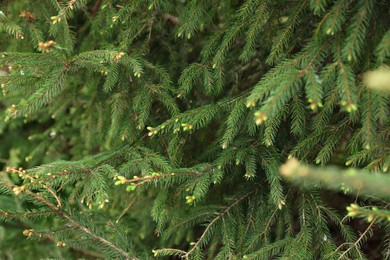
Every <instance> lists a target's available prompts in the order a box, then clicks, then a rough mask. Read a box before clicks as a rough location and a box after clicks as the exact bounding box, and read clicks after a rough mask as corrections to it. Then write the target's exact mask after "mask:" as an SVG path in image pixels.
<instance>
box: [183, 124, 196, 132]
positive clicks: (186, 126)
mask: <svg viewBox="0 0 390 260" xmlns="http://www.w3.org/2000/svg"><path fill="white" fill-rule="evenodd" d="M181 126H182V127H183V131H189V130H192V128H193V126H192V125H190V124H181Z"/></svg>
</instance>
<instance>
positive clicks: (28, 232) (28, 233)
mask: <svg viewBox="0 0 390 260" xmlns="http://www.w3.org/2000/svg"><path fill="white" fill-rule="evenodd" d="M23 235H25V236H26V237H32V236H33V235H34V230H32V229H25V230H23Z"/></svg>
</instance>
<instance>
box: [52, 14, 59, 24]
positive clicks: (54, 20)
mask: <svg viewBox="0 0 390 260" xmlns="http://www.w3.org/2000/svg"><path fill="white" fill-rule="evenodd" d="M50 20H51V22H52V24H56V23H59V22H61V16H59V15H58V16H52V17H50Z"/></svg>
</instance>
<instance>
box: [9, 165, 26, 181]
mask: <svg viewBox="0 0 390 260" xmlns="http://www.w3.org/2000/svg"><path fill="white" fill-rule="evenodd" d="M5 171H6V172H9V173H16V174H18V175H19V177H21V178H23V176H24V175H25V174H26V170H23V168H21V167H19V168H14V167H7V168H5Z"/></svg>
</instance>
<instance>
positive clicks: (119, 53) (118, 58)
mask: <svg viewBox="0 0 390 260" xmlns="http://www.w3.org/2000/svg"><path fill="white" fill-rule="evenodd" d="M125 54H126V53H124V52H118V54H115V55H114V56H113V57H112V58H113V60H114V61H119V60H120V59H121V58H122V57H123V55H125Z"/></svg>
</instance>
